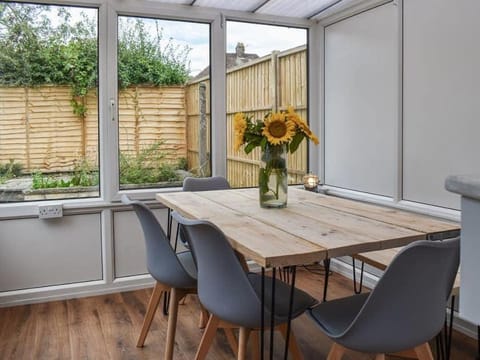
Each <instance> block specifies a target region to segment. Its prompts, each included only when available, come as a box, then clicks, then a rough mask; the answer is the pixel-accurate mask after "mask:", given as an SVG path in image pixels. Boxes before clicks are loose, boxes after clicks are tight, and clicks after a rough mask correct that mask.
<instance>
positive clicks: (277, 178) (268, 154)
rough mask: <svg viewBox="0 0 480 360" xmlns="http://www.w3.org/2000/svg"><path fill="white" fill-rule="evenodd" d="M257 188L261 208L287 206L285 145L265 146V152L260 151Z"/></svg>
mask: <svg viewBox="0 0 480 360" xmlns="http://www.w3.org/2000/svg"><path fill="white" fill-rule="evenodd" d="M258 188H259V192H260V206H261V207H262V208H284V207H286V206H287V192H288V173H287V146H286V145H267V147H266V148H265V151H262V156H261V163H260V170H259V173H258Z"/></svg>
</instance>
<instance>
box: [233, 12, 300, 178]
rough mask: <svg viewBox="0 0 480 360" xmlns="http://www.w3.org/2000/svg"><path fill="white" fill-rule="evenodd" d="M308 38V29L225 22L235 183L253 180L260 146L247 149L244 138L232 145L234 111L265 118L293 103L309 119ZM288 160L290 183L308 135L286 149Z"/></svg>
mask: <svg viewBox="0 0 480 360" xmlns="http://www.w3.org/2000/svg"><path fill="white" fill-rule="evenodd" d="M258 34H262V36H258ZM306 44H307V30H306V29H297V28H288V27H280V26H272V25H259V24H252V23H242V22H234V21H229V22H227V54H226V56H227V59H226V62H227V174H228V175H227V176H228V180H229V182H230V184H231V185H232V186H233V187H251V186H257V185H258V168H259V164H260V148H259V147H258V146H257V147H255V148H254V150H253V151H251V152H250V153H249V154H246V152H245V151H244V150H245V145H247V144H244V145H243V146H240V147H239V148H238V150H237V149H236V146H235V145H236V142H235V133H234V126H233V118H234V115H235V114H236V113H240V112H241V113H244V114H245V115H246V116H249V117H252V118H253V119H258V120H262V121H263V120H264V117H265V115H266V114H268V113H269V112H272V111H273V112H280V111H286V110H287V108H288V107H292V108H293V110H295V112H296V113H297V114H298V115H299V116H300V117H301V118H302V119H303V120H305V121H307V113H308V112H307V49H306ZM247 143H248V141H247ZM287 166H288V181H289V183H290V184H295V183H301V182H302V178H303V175H304V174H305V173H306V171H307V142H306V141H302V142H301V144H300V146H299V147H298V149H297V150H296V151H295V152H294V153H293V154H289V155H288V159H287Z"/></svg>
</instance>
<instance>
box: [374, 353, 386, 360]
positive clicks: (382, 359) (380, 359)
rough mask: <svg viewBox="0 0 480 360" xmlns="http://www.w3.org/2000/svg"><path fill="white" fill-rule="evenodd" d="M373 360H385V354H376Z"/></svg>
mask: <svg viewBox="0 0 480 360" xmlns="http://www.w3.org/2000/svg"><path fill="white" fill-rule="evenodd" d="M375 360H385V354H377V356H375Z"/></svg>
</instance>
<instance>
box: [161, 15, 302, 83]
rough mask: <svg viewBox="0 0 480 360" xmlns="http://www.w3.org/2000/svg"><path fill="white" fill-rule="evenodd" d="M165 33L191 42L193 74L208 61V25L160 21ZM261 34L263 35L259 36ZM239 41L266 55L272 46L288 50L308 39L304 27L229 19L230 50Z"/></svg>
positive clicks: (206, 64)
mask: <svg viewBox="0 0 480 360" xmlns="http://www.w3.org/2000/svg"><path fill="white" fill-rule="evenodd" d="M161 24H162V27H163V30H164V33H165V35H166V37H171V38H173V39H174V40H175V41H178V42H179V43H181V44H188V45H189V46H190V47H191V48H192V51H191V52H190V61H191V64H190V69H191V74H192V75H195V74H197V73H198V72H200V71H201V70H202V69H204V68H205V67H206V66H208V63H209V33H208V29H209V26H208V25H206V24H198V23H186V22H179V21H162V22H161ZM259 34H261V36H259ZM238 42H242V43H243V44H244V45H245V52H247V53H253V54H257V55H258V56H260V57H261V56H265V55H268V54H270V53H271V52H272V51H273V50H279V51H282V50H287V49H291V48H293V47H296V46H300V45H305V44H306V43H307V31H306V30H305V29H297V28H288V27H283V26H271V25H259V24H251V23H242V22H233V21H228V22H227V52H229V53H234V52H235V47H236V45H237V43H238Z"/></svg>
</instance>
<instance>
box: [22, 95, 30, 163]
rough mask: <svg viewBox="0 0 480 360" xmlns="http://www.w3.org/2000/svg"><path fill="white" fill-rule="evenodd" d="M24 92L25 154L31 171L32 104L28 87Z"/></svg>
mask: <svg viewBox="0 0 480 360" xmlns="http://www.w3.org/2000/svg"><path fill="white" fill-rule="evenodd" d="M24 93H25V155H26V156H25V160H26V161H25V162H26V169H27V171H29V172H31V171H32V169H31V166H32V164H31V163H30V106H29V103H30V99H29V95H30V92H29V91H28V87H25V88H24Z"/></svg>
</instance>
